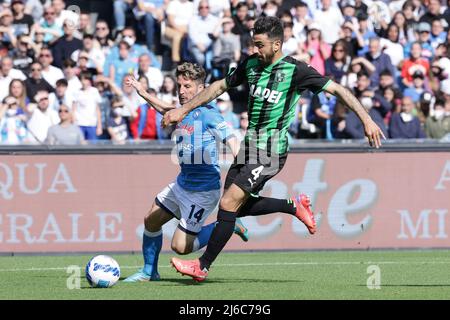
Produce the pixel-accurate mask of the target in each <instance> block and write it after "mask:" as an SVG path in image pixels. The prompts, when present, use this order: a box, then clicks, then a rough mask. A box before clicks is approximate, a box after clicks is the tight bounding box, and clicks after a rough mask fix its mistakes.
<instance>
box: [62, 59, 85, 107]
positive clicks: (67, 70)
mask: <svg viewBox="0 0 450 320" xmlns="http://www.w3.org/2000/svg"><path fill="white" fill-rule="evenodd" d="M76 70H77V69H76V63H75V62H74V61H72V60H71V59H67V60H66V61H64V63H63V72H64V76H65V80H66V81H67V95H68V96H72V97H73V96H74V95H75V93H76V92H77V91H79V90H81V81H80V79H78V77H77V71H76ZM71 105H72V104H69V106H71Z"/></svg>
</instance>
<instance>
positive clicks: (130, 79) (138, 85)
mask: <svg viewBox="0 0 450 320" xmlns="http://www.w3.org/2000/svg"><path fill="white" fill-rule="evenodd" d="M125 85H126V86H128V87H133V88H135V89H136V91H141V90H143V87H142V84H141V83H140V82H139V81H137V80H136V79H135V78H134V77H133V76H127V77H126V78H125Z"/></svg>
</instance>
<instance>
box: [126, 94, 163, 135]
mask: <svg viewBox="0 0 450 320" xmlns="http://www.w3.org/2000/svg"><path fill="white" fill-rule="evenodd" d="M148 92H149V94H151V95H153V96H155V97H156V91H155V90H153V89H149V90H148ZM156 113H157V112H156V110H155V108H153V107H152V106H150V105H149V104H148V103H143V104H141V105H140V106H139V107H138V109H137V110H136V111H135V112H133V113H132V115H131V124H130V130H131V134H132V136H133V138H134V139H136V140H141V139H143V140H154V139H157V137H158V135H157V131H158V129H157V127H158V126H159V125H160V124H159V123H158V122H157V118H156Z"/></svg>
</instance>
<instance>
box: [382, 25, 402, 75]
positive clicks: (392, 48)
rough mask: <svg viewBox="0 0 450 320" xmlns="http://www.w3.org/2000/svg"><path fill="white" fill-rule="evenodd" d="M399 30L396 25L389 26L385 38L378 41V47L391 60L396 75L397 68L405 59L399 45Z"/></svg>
mask: <svg viewBox="0 0 450 320" xmlns="http://www.w3.org/2000/svg"><path fill="white" fill-rule="evenodd" d="M399 40H400V39H399V29H398V26H397V25H396V24H392V23H391V24H389V26H388V28H387V31H386V38H381V39H380V46H381V48H382V51H383V53H385V54H387V55H388V56H389V58H390V59H391V62H392V65H393V66H394V67H395V71H396V73H395V74H397V73H398V72H397V70H398V67H399V66H400V65H401V63H402V62H403V60H404V59H405V56H404V53H403V46H402V45H401V44H400V43H399Z"/></svg>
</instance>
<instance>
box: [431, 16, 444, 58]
mask: <svg viewBox="0 0 450 320" xmlns="http://www.w3.org/2000/svg"><path fill="white" fill-rule="evenodd" d="M446 39H447V33H446V32H445V30H444V26H443V25H442V21H441V20H439V19H434V20H433V21H432V23H431V35H430V44H431V47H432V48H433V50H436V48H437V47H438V46H439V45H440V44H441V43H445V41H446Z"/></svg>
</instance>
